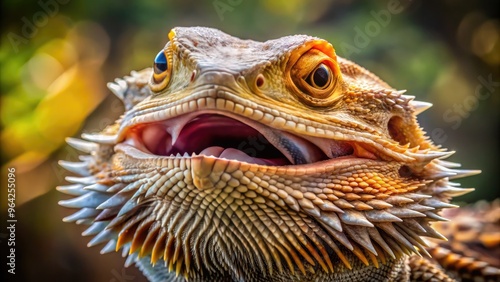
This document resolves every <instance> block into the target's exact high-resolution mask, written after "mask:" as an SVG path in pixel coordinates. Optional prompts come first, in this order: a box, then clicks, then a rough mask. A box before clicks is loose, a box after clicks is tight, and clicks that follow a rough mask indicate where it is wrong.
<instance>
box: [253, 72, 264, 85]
mask: <svg viewBox="0 0 500 282" xmlns="http://www.w3.org/2000/svg"><path fill="white" fill-rule="evenodd" d="M255 85H257V87H259V88H260V87H262V85H264V76H263V75H262V74H259V75H257V79H256V80H255Z"/></svg>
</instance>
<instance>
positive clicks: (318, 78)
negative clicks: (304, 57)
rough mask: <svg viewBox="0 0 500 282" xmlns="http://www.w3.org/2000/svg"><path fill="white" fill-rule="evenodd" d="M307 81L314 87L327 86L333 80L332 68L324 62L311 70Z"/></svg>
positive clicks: (321, 87)
mask: <svg viewBox="0 0 500 282" xmlns="http://www.w3.org/2000/svg"><path fill="white" fill-rule="evenodd" d="M306 81H307V83H309V85H311V86H312V87H315V88H318V89H324V88H327V87H328V85H330V83H331V82H332V70H331V69H330V68H329V67H328V66H326V65H325V64H323V63H322V64H320V65H319V66H317V67H316V68H315V69H314V70H313V71H312V72H311V74H310V75H309V77H308V78H307V80H306Z"/></svg>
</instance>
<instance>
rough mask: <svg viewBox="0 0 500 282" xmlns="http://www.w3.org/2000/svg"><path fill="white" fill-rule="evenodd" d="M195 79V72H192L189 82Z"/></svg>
mask: <svg viewBox="0 0 500 282" xmlns="http://www.w3.org/2000/svg"><path fill="white" fill-rule="evenodd" d="M195 78H196V70H193V72H192V73H191V79H190V81H191V82H193V81H194V79H195Z"/></svg>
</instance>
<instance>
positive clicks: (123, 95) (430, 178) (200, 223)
mask: <svg viewBox="0 0 500 282" xmlns="http://www.w3.org/2000/svg"><path fill="white" fill-rule="evenodd" d="M108 87H109V88H110V90H111V91H112V92H114V94H116V95H117V96H118V97H119V98H120V99H121V100H122V101H123V102H124V105H125V113H124V114H123V115H122V116H121V117H120V118H119V119H118V120H117V121H116V122H115V123H114V124H113V125H110V126H108V127H106V128H105V129H104V130H103V131H102V132H100V133H98V134H83V135H82V137H83V139H85V140H80V139H75V138H69V139H68V140H67V142H68V143H69V145H71V146H72V147H74V148H76V149H78V150H80V151H83V152H85V153H88V155H83V156H81V162H77V163H72V162H67V161H61V162H60V164H61V165H62V166H63V167H64V168H66V169H67V170H69V171H71V172H74V173H76V174H79V175H80V176H79V177H75V176H69V177H67V180H68V181H69V182H71V183H72V184H71V185H66V186H60V187H58V190H59V191H61V192H63V193H65V194H69V195H71V196H73V198H71V199H67V200H63V201H61V202H60V205H62V206H64V207H67V208H76V209H79V210H78V211H77V212H76V213H74V214H73V215H70V216H68V217H66V218H65V219H64V221H66V222H76V223H77V224H88V225H90V227H89V228H88V229H87V230H86V231H85V232H83V235H85V236H93V238H92V239H91V240H90V242H89V244H88V246H95V245H98V244H101V243H105V246H104V248H103V249H102V253H107V252H113V251H119V250H120V249H121V250H122V251H123V254H124V256H127V260H126V265H131V264H134V263H135V264H136V265H137V266H138V267H139V268H140V269H141V270H142V271H143V273H144V274H145V276H147V278H148V279H149V280H151V281H455V279H458V280H459V279H461V278H460V277H461V276H462V277H465V276H463V271H462V270H463V269H466V272H467V273H469V274H470V273H473V275H476V276H478V277H483V278H485V279H486V280H487V279H492V280H496V279H498V277H500V276H499V275H500V274H499V273H500V271H499V270H498V269H497V268H495V267H493V266H490V265H488V264H487V263H483V262H481V261H478V260H476V259H474V258H466V257H460V256H455V257H453V259H455V260H454V261H453V264H454V265H458V266H459V268H460V269H459V270H460V271H454V272H453V273H452V272H450V271H447V268H446V267H443V266H442V265H440V263H439V262H443V261H446V259H449V258H450V256H451V254H449V253H446V254H444V253H443V251H442V247H440V246H439V245H437V244H436V243H435V242H434V241H431V240H434V239H436V240H444V239H445V238H444V236H443V235H441V234H440V233H438V232H437V231H436V230H435V229H434V228H433V225H432V223H433V222H436V221H444V220H445V218H443V217H442V216H441V215H440V211H441V210H442V209H445V208H451V207H456V206H455V205H452V204H450V199H451V198H452V197H455V196H459V195H462V194H465V193H467V192H470V191H471V190H473V189H463V188H460V187H458V185H457V184H456V183H452V182H450V180H451V179H455V178H460V177H465V176H469V175H473V174H476V173H478V171H475V170H460V169H457V167H458V164H456V163H452V162H448V161H444V160H443V159H445V158H447V157H448V156H450V155H452V154H453V153H454V152H450V151H447V150H445V149H442V148H439V147H438V146H436V145H434V144H433V143H432V141H431V140H430V139H429V138H428V137H427V136H426V135H425V133H424V131H423V130H422V128H421V127H420V126H419V124H418V122H417V115H418V114H419V113H421V112H423V111H424V110H426V109H427V108H429V107H430V106H431V104H430V103H426V102H420V101H416V100H415V99H414V98H415V97H414V96H409V95H405V94H404V92H405V91H400V90H396V89H394V88H392V87H391V86H389V85H388V84H387V83H386V82H384V81H382V80H381V79H380V78H378V77H377V76H376V75H374V74H373V73H371V72H369V71H368V70H366V69H364V68H362V67H360V66H358V65H357V64H355V63H353V62H351V61H349V60H346V59H343V58H341V57H338V56H337V55H336V54H335V50H334V48H333V46H332V45H331V44H330V43H328V42H327V41H325V40H323V39H319V38H316V37H311V36H306V35H294V36H287V37H283V38H279V39H276V40H269V41H266V42H256V41H252V40H241V39H238V38H235V37H232V36H230V35H227V34H225V33H223V32H221V31H219V30H216V29H211V28H202V27H192V28H182V27H178V28H174V29H172V30H171V31H170V33H169V41H168V43H167V44H166V46H165V47H164V48H163V49H162V50H161V51H160V52H159V53H158V55H157V56H156V58H155V59H154V65H153V68H148V69H145V70H142V71H139V72H132V73H131V75H130V76H126V77H124V78H123V79H117V80H116V81H115V82H114V83H110V84H108ZM431 254H434V255H435V256H434V259H433V258H432V255H431ZM436 256H437V257H438V259H436ZM449 266H450V265H448V268H449ZM454 270H457V269H454ZM461 271H462V272H461ZM470 277H472V276H469V278H470ZM464 281H465V280H464Z"/></svg>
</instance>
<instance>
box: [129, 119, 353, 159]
mask: <svg viewBox="0 0 500 282" xmlns="http://www.w3.org/2000/svg"><path fill="white" fill-rule="evenodd" d="M129 136H131V138H130V137H129V138H128V140H127V141H126V143H129V144H131V145H133V146H134V147H136V148H137V149H139V150H141V151H144V152H147V153H151V154H154V155H158V156H178V155H186V154H188V155H190V156H191V155H192V154H196V155H206V156H214V157H217V158H224V159H230V160H237V161H241V162H247V163H252V164H259V165H272V166H284V165H298V164H310V163H315V162H319V161H323V160H327V159H332V158H338V157H343V156H350V155H353V153H354V148H353V146H352V145H350V144H349V143H347V142H341V141H335V140H330V139H325V138H316V137H314V138H313V137H308V138H307V139H305V138H301V137H298V136H297V135H294V134H291V133H288V132H284V131H281V130H277V129H273V128H271V127H268V126H265V125H263V124H261V123H258V122H255V121H252V120H247V119H244V118H240V117H234V118H233V117H229V116H225V115H220V114H211V113H209V114H207V113H205V114H199V113H198V114H189V115H183V116H179V117H176V118H174V119H170V120H167V121H162V122H156V123H150V124H145V125H141V126H138V127H136V130H133V131H132V134H131V135H129Z"/></svg>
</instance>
